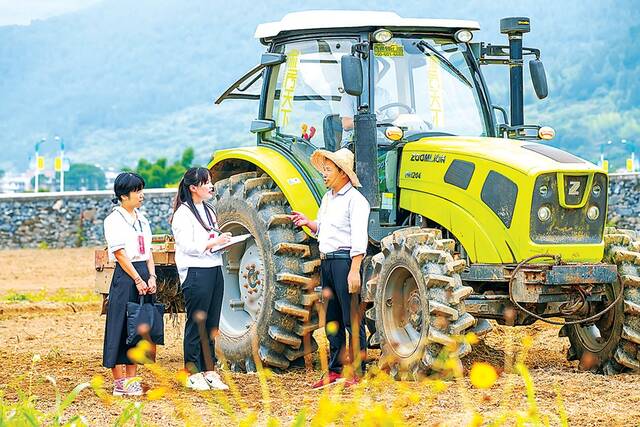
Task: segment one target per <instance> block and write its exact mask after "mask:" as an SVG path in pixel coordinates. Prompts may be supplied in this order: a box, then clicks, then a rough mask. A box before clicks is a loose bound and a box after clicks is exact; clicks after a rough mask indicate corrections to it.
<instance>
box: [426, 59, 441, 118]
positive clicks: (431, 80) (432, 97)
mask: <svg viewBox="0 0 640 427" xmlns="http://www.w3.org/2000/svg"><path fill="white" fill-rule="evenodd" d="M427 61H428V62H429V67H428V68H427V70H428V71H427V84H428V87H429V110H431V123H433V125H434V126H435V127H440V126H443V125H444V112H443V109H442V77H441V76H440V60H439V59H438V58H436V57H435V56H429V57H428V58H427Z"/></svg>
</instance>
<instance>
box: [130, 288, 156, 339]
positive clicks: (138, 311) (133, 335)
mask: <svg viewBox="0 0 640 427" xmlns="http://www.w3.org/2000/svg"><path fill="white" fill-rule="evenodd" d="M144 297H145V296H144V295H140V302H139V303H137V302H128V303H127V345H135V344H137V343H138V341H140V340H141V339H150V340H151V342H152V343H154V344H159V345H164V304H159V303H157V302H155V301H154V298H153V296H152V297H151V302H145V301H144ZM145 329H146V330H147V331H148V332H146V333H144V334H142V335H141V334H140V332H141V331H144V330H145Z"/></svg>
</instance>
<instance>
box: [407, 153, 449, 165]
mask: <svg viewBox="0 0 640 427" xmlns="http://www.w3.org/2000/svg"><path fill="white" fill-rule="evenodd" d="M446 160H447V156H446V155H445V154H431V153H423V154H418V153H413V154H411V158H410V159H409V161H411V162H428V163H444V162H445V161H446Z"/></svg>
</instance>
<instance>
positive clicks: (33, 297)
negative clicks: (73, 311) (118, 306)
mask: <svg viewBox="0 0 640 427" xmlns="http://www.w3.org/2000/svg"><path fill="white" fill-rule="evenodd" d="M100 300H101V297H100V295H98V294H96V293H94V292H92V291H85V292H71V291H69V290H67V289H58V290H56V291H55V292H54V293H49V292H47V290H46V289H41V290H39V291H35V292H16V291H14V290H9V291H8V292H7V293H6V294H4V295H2V296H0V302H60V303H78V302H99V301H100Z"/></svg>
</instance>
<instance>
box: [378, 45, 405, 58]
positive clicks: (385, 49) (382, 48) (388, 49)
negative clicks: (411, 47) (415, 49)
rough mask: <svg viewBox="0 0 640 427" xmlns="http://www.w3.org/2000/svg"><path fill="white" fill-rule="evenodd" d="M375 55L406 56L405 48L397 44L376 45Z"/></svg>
mask: <svg viewBox="0 0 640 427" xmlns="http://www.w3.org/2000/svg"><path fill="white" fill-rule="evenodd" d="M373 53H374V55H376V56H404V46H402V45H400V44H395V43H374V44H373Z"/></svg>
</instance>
